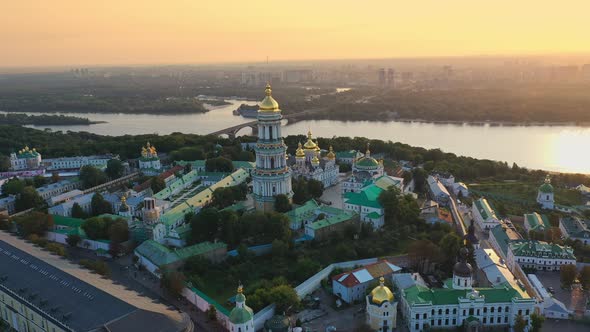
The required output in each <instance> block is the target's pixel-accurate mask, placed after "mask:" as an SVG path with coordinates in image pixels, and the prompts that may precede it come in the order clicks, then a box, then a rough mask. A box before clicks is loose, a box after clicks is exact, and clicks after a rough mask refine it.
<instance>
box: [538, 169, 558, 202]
mask: <svg viewBox="0 0 590 332" xmlns="http://www.w3.org/2000/svg"><path fill="white" fill-rule="evenodd" d="M537 203H539V204H540V205H541V207H542V208H543V209H548V210H553V209H554V208H555V198H554V196H553V186H552V185H551V178H550V177H549V175H547V177H545V183H543V184H542V185H541V186H540V187H539V191H538V192H537Z"/></svg>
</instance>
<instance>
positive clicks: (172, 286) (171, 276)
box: [162, 271, 186, 296]
mask: <svg viewBox="0 0 590 332" xmlns="http://www.w3.org/2000/svg"><path fill="white" fill-rule="evenodd" d="M185 282H186V277H185V276H184V274H183V273H182V272H178V271H169V272H166V273H164V275H163V276H162V285H163V286H164V288H165V289H166V290H167V291H168V292H169V293H170V294H171V295H173V296H180V295H181V294H182V290H183V289H184V285H185Z"/></svg>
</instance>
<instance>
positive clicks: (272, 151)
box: [252, 85, 293, 211]
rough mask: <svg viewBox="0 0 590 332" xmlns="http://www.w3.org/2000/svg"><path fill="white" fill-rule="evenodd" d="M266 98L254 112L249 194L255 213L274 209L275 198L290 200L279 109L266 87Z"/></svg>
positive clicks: (288, 175) (291, 195)
mask: <svg viewBox="0 0 590 332" xmlns="http://www.w3.org/2000/svg"><path fill="white" fill-rule="evenodd" d="M265 93H266V97H265V98H264V99H263V100H262V102H261V103H260V105H259V109H258V143H257V144H256V149H255V151H256V169H255V170H254V172H252V182H253V185H252V191H253V196H254V205H255V208H256V209H257V210H259V211H272V210H274V200H275V197H276V196H277V195H281V194H282V195H286V196H287V197H288V198H289V199H292V197H293V190H292V187H291V169H290V168H289V166H288V165H287V157H286V156H287V146H286V145H285V143H284V141H283V136H282V133H281V119H282V118H283V116H282V115H281V110H280V109H279V103H277V102H276V101H275V100H274V99H273V98H272V90H271V88H270V85H267V86H266V91H265Z"/></svg>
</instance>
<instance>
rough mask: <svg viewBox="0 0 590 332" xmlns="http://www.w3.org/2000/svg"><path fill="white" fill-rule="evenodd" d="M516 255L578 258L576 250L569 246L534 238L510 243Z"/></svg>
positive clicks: (510, 247) (509, 245)
mask: <svg viewBox="0 0 590 332" xmlns="http://www.w3.org/2000/svg"><path fill="white" fill-rule="evenodd" d="M508 247H509V249H510V250H511V251H512V252H513V254H514V256H521V257H541V258H564V259H573V260H575V259H576V256H574V250H573V249H572V248H571V247H568V246H561V245H558V244H555V243H547V242H544V241H533V240H515V241H511V242H510V243H509V244H508Z"/></svg>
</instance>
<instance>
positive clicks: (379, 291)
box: [371, 277, 393, 305]
mask: <svg viewBox="0 0 590 332" xmlns="http://www.w3.org/2000/svg"><path fill="white" fill-rule="evenodd" d="M385 301H388V302H393V293H392V292H391V290H389V288H388V287H387V286H385V278H383V277H381V278H379V286H377V287H375V289H373V290H372V291H371V302H373V303H374V304H377V305H381V303H383V302H385Z"/></svg>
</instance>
